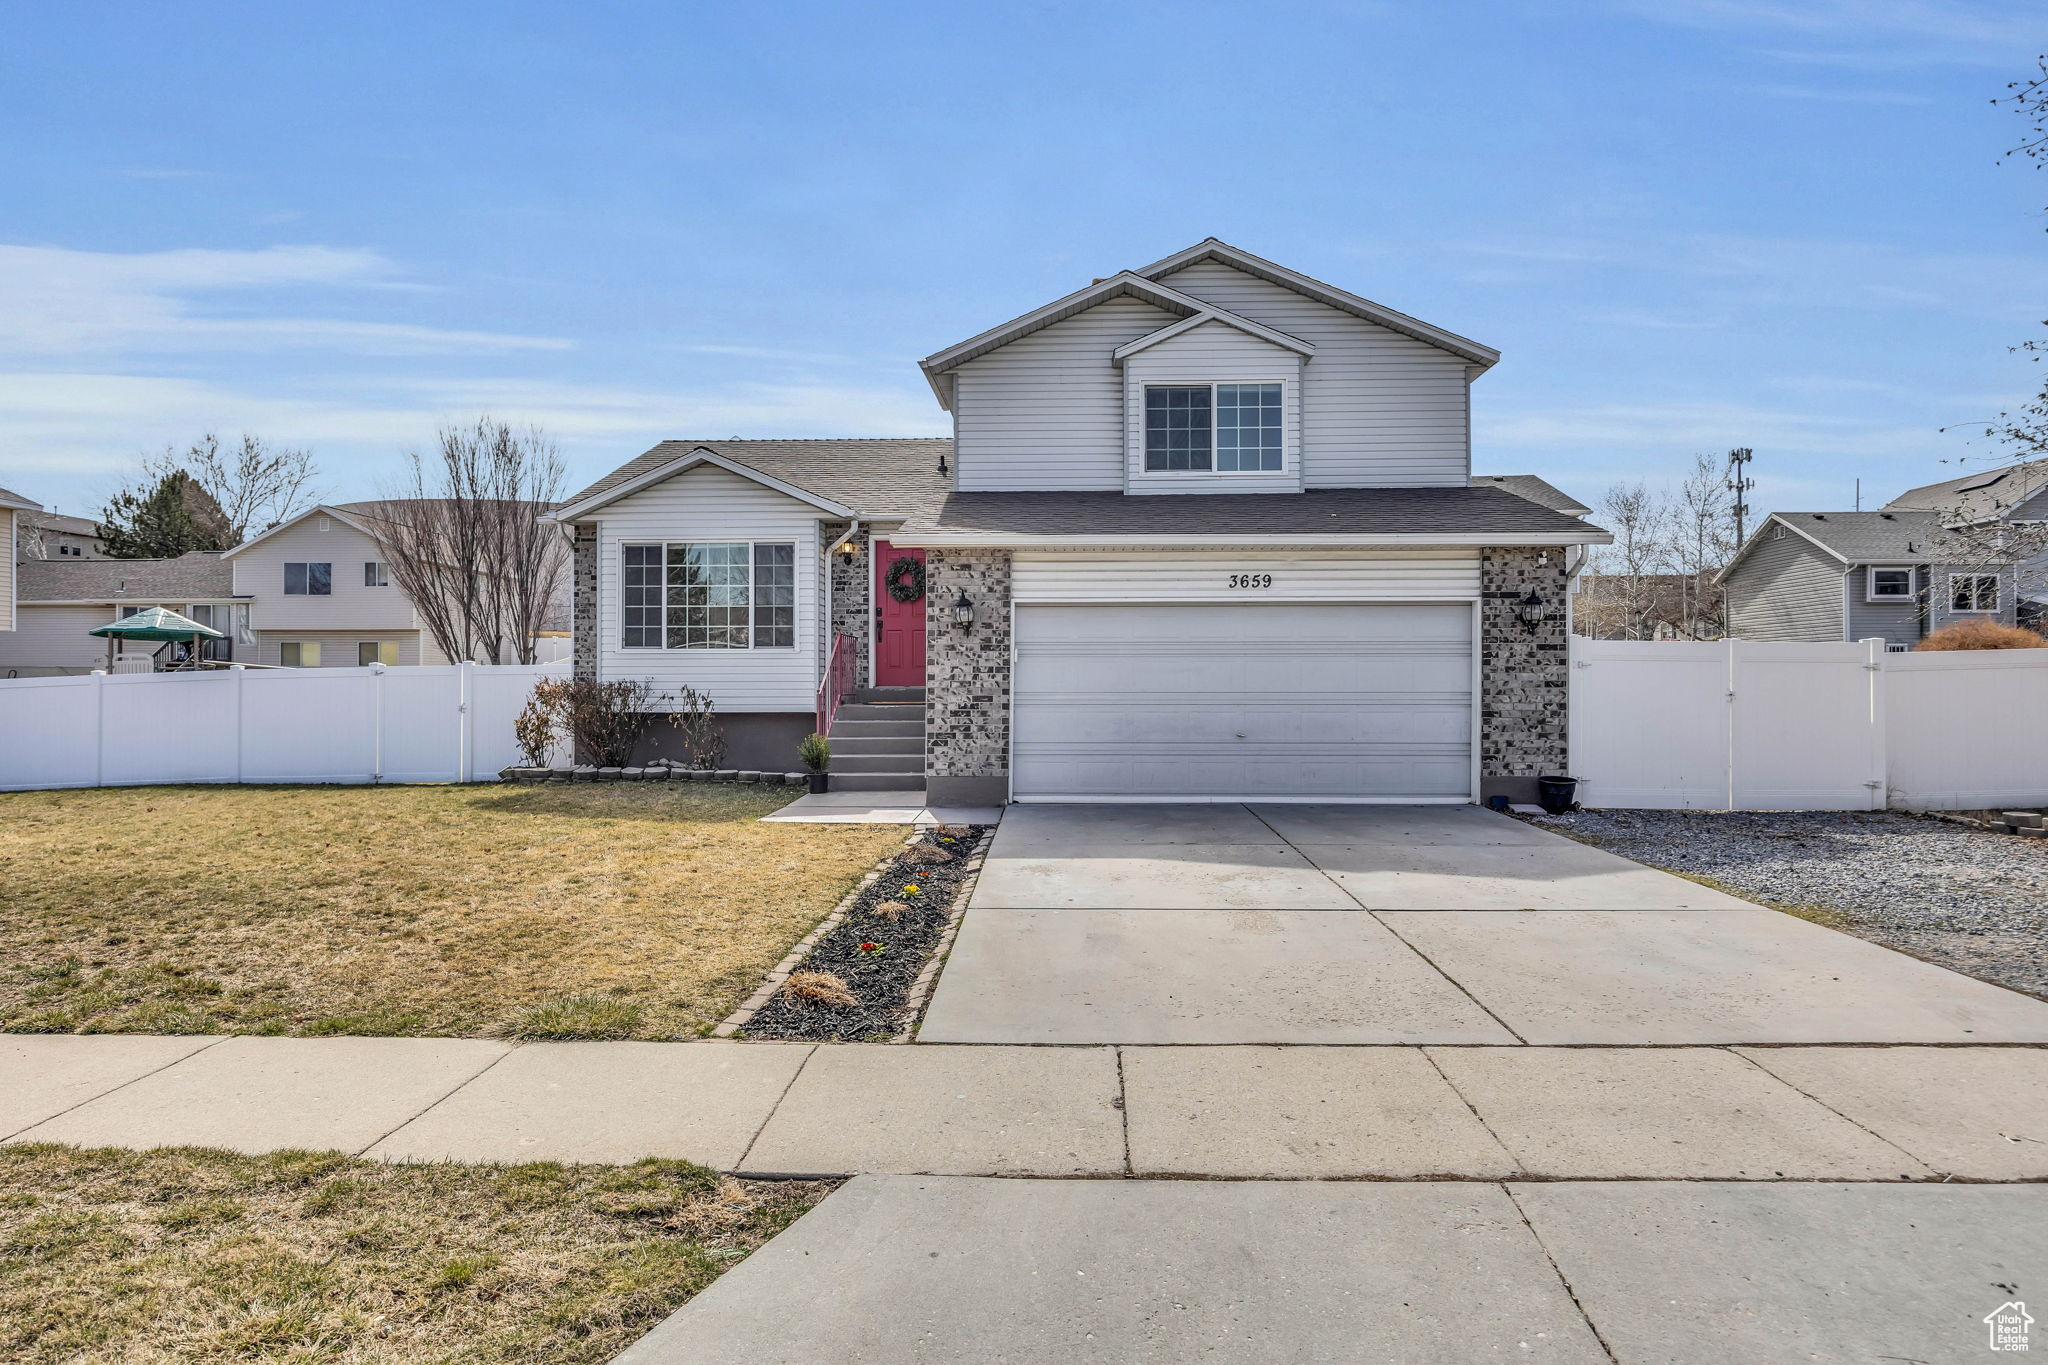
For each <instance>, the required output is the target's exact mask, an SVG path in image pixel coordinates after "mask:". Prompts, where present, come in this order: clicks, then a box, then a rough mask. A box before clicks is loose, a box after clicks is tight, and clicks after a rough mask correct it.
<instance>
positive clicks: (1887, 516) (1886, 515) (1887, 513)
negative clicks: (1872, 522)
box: [1878, 512, 1898, 521]
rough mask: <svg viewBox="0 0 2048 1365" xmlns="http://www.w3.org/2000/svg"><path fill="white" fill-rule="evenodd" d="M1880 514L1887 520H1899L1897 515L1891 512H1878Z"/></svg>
mask: <svg viewBox="0 0 2048 1365" xmlns="http://www.w3.org/2000/svg"><path fill="white" fill-rule="evenodd" d="M1878 515H1879V516H1881V517H1883V518H1884V519H1885V520H1886V521H1897V520H1898V518H1897V517H1895V516H1893V515H1892V514H1891V513H1889V512H1879V513H1878Z"/></svg>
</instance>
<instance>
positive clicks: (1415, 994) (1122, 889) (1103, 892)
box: [918, 804, 2048, 1045]
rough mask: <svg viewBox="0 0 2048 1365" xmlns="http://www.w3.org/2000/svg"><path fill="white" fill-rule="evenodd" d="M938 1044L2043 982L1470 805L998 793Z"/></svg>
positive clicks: (1960, 1032)
mask: <svg viewBox="0 0 2048 1365" xmlns="http://www.w3.org/2000/svg"><path fill="white" fill-rule="evenodd" d="M918 1037H919V1040H920V1041H924V1042H954V1043H1133V1044H1147V1043H1436V1044H1472V1043H1505V1044H1516V1043H1538V1044H1587V1043H1602V1044H1618V1045H1638V1044H1646V1043H1648V1044H1683V1043H1693V1044H1730V1043H1754V1044H1772V1043H1837V1042H1843V1043H1847V1042H1862V1043H1986V1042H1999V1043H2014V1042H2026V1043H2039V1042H2048V1005H2044V1004H2042V1003H2041V1002H2039V1001H2035V1000H2030V999H2028V998H2026V997H2023V996H2019V995H2016V994H2013V993H2011V992H2009V991H2005V990H2002V989H2000V988H1998V987H1995V986H1990V985H1986V984H1984V983H1982V982H1978V981H1974V980H1971V979H1969V978H1967V977H1963V976H1959V975H1957V974H1955V973H1953V972H1949V971H1945V970H1943V969H1941V968H1937V967H1932V966H1929V965H1927V964H1925V963H1922V962H1918V961H1916V960H1914V959H1912V958H1908V957H1904V956H1901V955H1900V954H1897V953H1893V952H1890V951H1888V950H1886V949H1883V948H1879V947H1876V946H1874V945H1872V944H1869V943H1865V942H1863V941H1862V940H1860V939H1855V938H1851V937H1849V936H1848V935H1845V934H1839V933H1835V932H1834V931H1832V930H1828V929H1823V928H1820V927H1819V926H1816V925H1813V924H1809V923H1807V922H1805V921H1803V920H1799V919H1795V918H1792V917H1791V916H1788V915H1784V914H1781V913H1779V912H1777V911H1774V910H1766V909H1762V908H1760V907H1758V906H1755V905H1753V904H1751V903H1750V902H1748V901H1743V900H1738V899H1735V898H1734V897H1731V896H1727V895H1723V894H1721V893H1720V892H1717V891H1713V890H1711V889H1709V888H1706V887H1703V886H1699V885H1697V884H1696V883H1693V882H1690V881H1687V880H1685V879H1684V878H1681V877H1674V876H1672V875H1670V874H1668V873H1664V872H1659V871H1656V870H1654V869H1652V868H1647V867H1644V866H1643V865H1641V864H1640V863H1636V862H1632V861H1630V860H1629V859H1626V858H1621V857H1617V856H1616V855H1614V854H1611V853H1606V852H1603V851H1601V850H1598V849H1593V848H1588V847H1586V846H1585V845H1583V844H1579V843H1576V842H1574V841H1572V840H1569V839H1565V838H1563V837H1561V836H1559V835H1554V834H1551V833H1548V832H1547V831H1544V830H1540V829H1536V828H1533V827H1532V826H1529V825H1527V824H1524V823H1522V822H1521V821H1518V820H1514V819H1511V818H1509V817H1507V816H1502V815H1496V814H1494V813H1493V812H1491V811H1487V810H1482V809H1480V808H1478V807H1475V806H1358V805H1326V806H1324V805H1253V806H1245V805H1236V804H1211V805H1157V806H1153V805H1073V806H1013V807H1011V808H1010V810H1009V811H1008V812H1007V813H1006V815H1005V817H1004V819H1003V823H1002V825H1001V827H1000V828H999V829H998V831H997V833H996V837H995V842H994V844H993V845H992V847H991V849H990V852H989V856H988V863H987V866H986V868H985V869H984V870H983V872H982V875H981V879H980V882H979V884H978V885H977V887H976V889H975V893H974V898H973V900H972V902H971V903H970V906H969V909H968V912H967V916H966V920H965V922H964V923H963V925H962V927H961V933H960V937H959V940H958V942H957V943H956V944H955V946H954V949H953V952H952V956H951V957H950V958H949V960H948V961H947V964H946V967H945V969H944V971H943V973H942V974H941V976H940V978H939V985H938V989H937V992H936V993H935V996H934V998H933V1001H932V1005H931V1009H930V1011H929V1012H928V1014H927V1016H926V1019H925V1022H924V1025H923V1027H922V1029H921V1030H920V1032H919V1034H918Z"/></svg>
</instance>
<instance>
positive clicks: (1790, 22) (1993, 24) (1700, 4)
mask: <svg viewBox="0 0 2048 1365" xmlns="http://www.w3.org/2000/svg"><path fill="white" fill-rule="evenodd" d="M1617 3H1618V7H1619V8H1621V9H1624V10H1626V11H1628V12H1630V13H1632V14H1635V15H1637V16H1639V17H1641V18H1644V19H1650V20H1655V21H1657V22H1660V23H1667V24H1678V25H1683V26H1685V27H1689V28H1697V29H1710V30H1717V31H1721V32H1727V33H1734V34H1738V35H1750V36H1755V37H1758V38H1761V39H1765V40H1768V41H1770V42H1772V43H1774V44H1775V45H1774V46H1771V47H1768V48H1765V49H1763V50H1762V55H1765V56H1769V57H1774V58H1777V59H1779V60H1782V61H1788V62H1801V63H1813V64H1816V65H1825V66H1836V67H1843V68H1852V69H1860V70H1870V71H1884V70H1900V69H1904V68H1907V67H1912V66H1929V65H1942V64H1951V65H1970V66H1998V65H2011V64H2012V63H2013V62H2014V61H2015V60H2016V59H2018V58H2024V56H2026V55H2028V54H2030V53H2031V52H2033V51H2034V50H2036V49H2037V47H2038V45H2039V44H2041V43H2042V42H2043V41H2044V40H2048V18H2044V16H2043V13H2042V10H2041V7H2040V6H2039V5H2038V4H2036V3H2033V0H1617ZM2015 54H2018V58H2016V56H2015Z"/></svg>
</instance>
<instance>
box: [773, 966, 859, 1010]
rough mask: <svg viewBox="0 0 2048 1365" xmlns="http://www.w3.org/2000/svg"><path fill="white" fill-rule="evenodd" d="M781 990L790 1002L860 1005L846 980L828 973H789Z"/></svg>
mask: <svg viewBox="0 0 2048 1365" xmlns="http://www.w3.org/2000/svg"><path fill="white" fill-rule="evenodd" d="M782 989H783V991H784V993H786V994H787V995H788V996H789V997H790V998H791V999H792V1000H804V1001H809V1002H811V1003H812V1004H818V1005H845V1006H851V1005H858V1004H859V1003H860V1001H859V999H858V998H856V997H855V995H854V993H853V990H852V988H851V987H849V986H848V985H847V984H846V979H845V978H844V977H839V976H834V975H833V974H832V973H830V972H791V973H790V974H789V980H787V981H785V982H784V983H783V985H782Z"/></svg>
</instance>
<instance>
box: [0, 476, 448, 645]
mask: <svg viewBox="0 0 2048 1365" xmlns="http://www.w3.org/2000/svg"><path fill="white" fill-rule="evenodd" d="M371 506H372V505H371V504H344V505H342V506H338V507H330V506H321V507H315V508H313V509H311V510H310V511H307V512H304V513H302V514H300V515H299V516H296V517H293V518H292V519H291V520H289V521H286V522H284V523H282V524H281V525H278V526H276V527H273V528H272V529H270V530H268V531H265V532H264V533H263V534H261V535H258V536H254V537H251V538H250V539H249V540H246V541H244V542H243V543H242V544H240V545H238V546H236V547H235V548H234V549H232V550H228V551H226V552H218V551H207V550H195V551H193V552H191V553H190V554H186V555H182V556H180V557H178V558H176V559H104V558H89V557H81V556H55V557H51V558H47V559H38V558H26V557H23V556H21V555H20V554H19V553H18V552H17V553H16V554H14V555H10V556H8V559H7V568H8V570H9V573H10V582H11V581H13V580H14V579H18V580H19V596H20V603H21V605H20V607H19V610H18V615H19V617H20V621H21V624H20V628H19V629H17V630H16V631H15V632H14V633H13V634H12V635H11V636H7V637H4V638H0V676H6V675H7V674H9V673H12V674H15V675H17V676H33V675H49V674H82V673H89V672H91V671H92V670H93V669H95V668H100V667H103V666H104V665H105V662H106V650H107V647H106V642H105V641H104V640H99V639H95V638H93V637H92V636H91V634H90V633H89V632H90V631H92V630H93V629H94V628H95V627H98V626H103V625H106V624H107V623H108V622H109V621H112V620H115V619H117V618H118V617H120V616H123V615H128V614H131V613H132V612H134V611H136V610H139V609H140V608H142V607H151V606H163V607H169V608H171V609H172V610H173V611H177V612H179V613H181V614H183V615H186V616H189V617H191V618H192V619H194V620H196V621H198V622H200V623H201V624H202V625H209V626H212V627H213V628H214V629H215V630H218V631H220V632H221V633H222V634H223V636H225V637H226V638H225V639H222V640H218V641H210V642H208V645H207V646H206V654H205V657H207V658H209V659H215V660H219V661H223V662H234V663H247V664H260V665H266V666H276V667H283V668H355V667H358V666H362V665H367V664H373V663H381V664H390V665H407V664H421V663H427V664H439V663H447V662H448V660H447V658H445V657H444V656H443V655H442V653H441V651H440V649H439V648H438V647H437V646H436V645H435V643H434V639H433V636H432V635H431V634H430V633H428V632H427V631H426V630H425V629H423V628H422V627H421V625H420V622H419V619H418V616H417V614H416V613H415V612H414V610H413V605H412V602H411V600H410V599H409V598H407V597H406V595H405V593H404V592H403V591H401V590H400V589H399V588H398V587H397V586H396V585H395V584H394V583H393V582H392V581H391V572H390V569H389V567H388V566H387V565H386V564H385V562H384V560H383V557H382V553H381V551H380V550H379V549H378V546H377V540H376V538H375V536H373V535H372V534H371V533H370V531H369V530H368V529H367V523H366V522H365V520H364V511H365V509H367V508H369V507H371Z"/></svg>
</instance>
